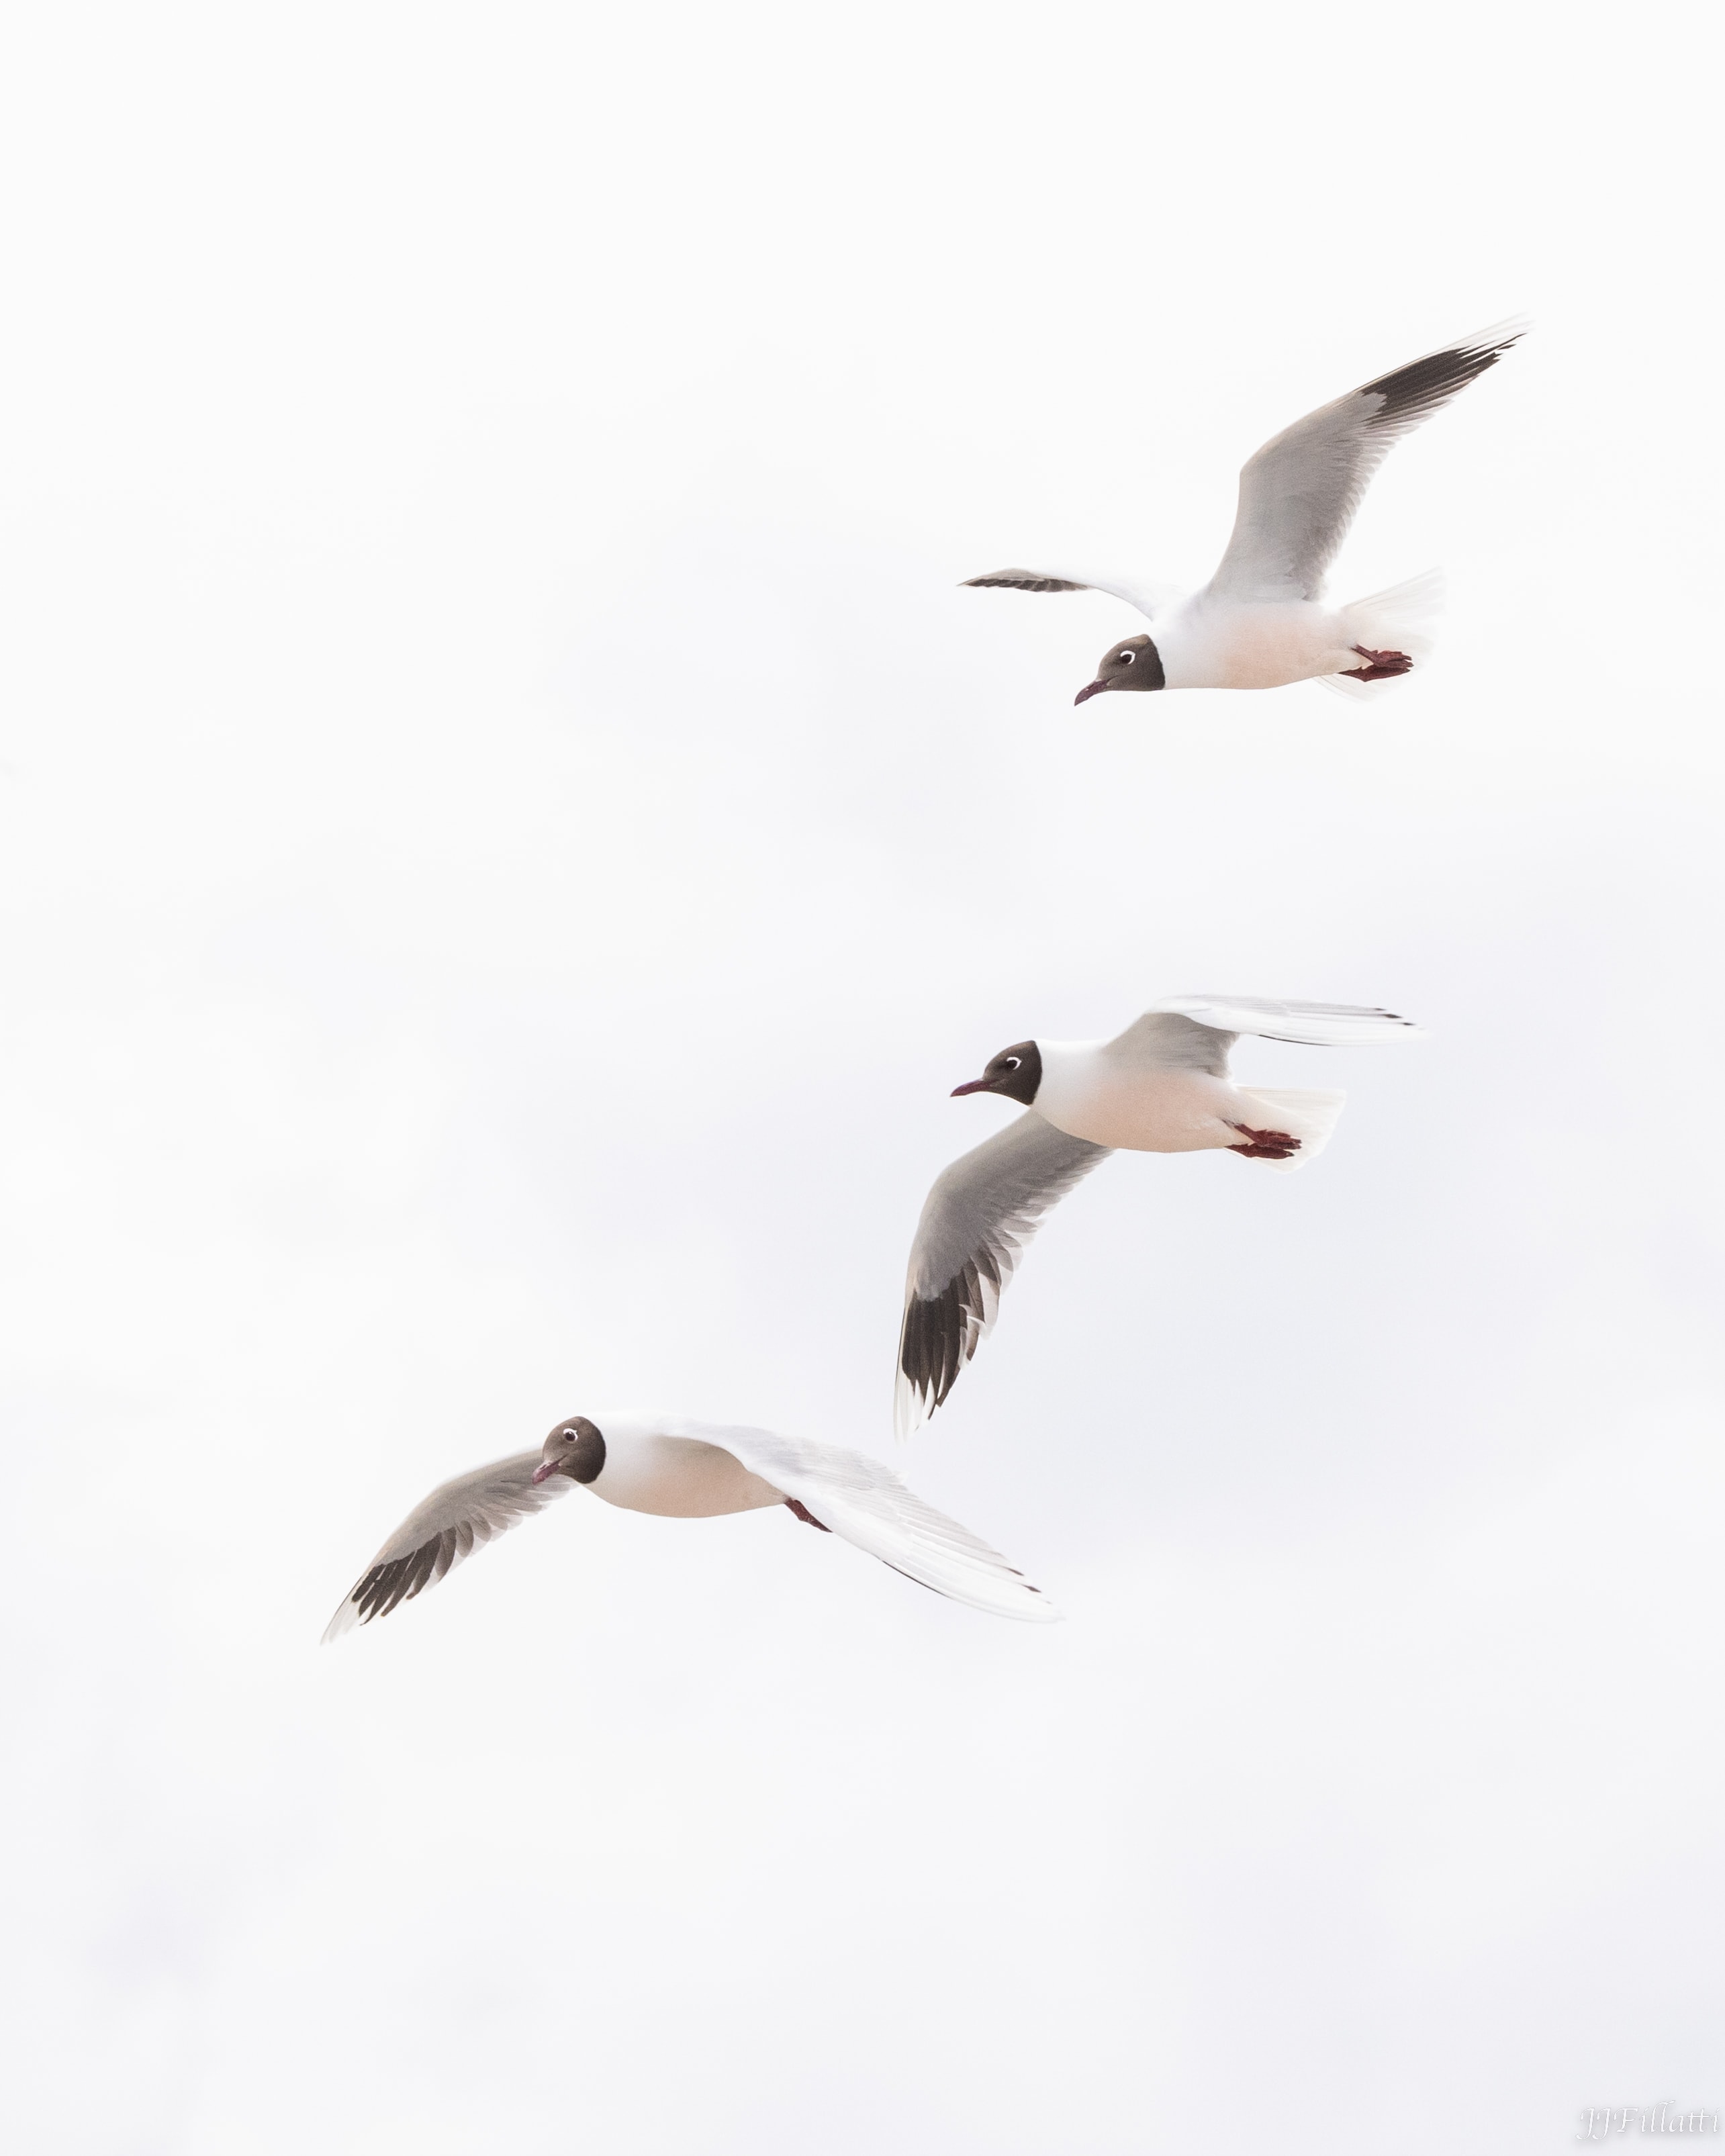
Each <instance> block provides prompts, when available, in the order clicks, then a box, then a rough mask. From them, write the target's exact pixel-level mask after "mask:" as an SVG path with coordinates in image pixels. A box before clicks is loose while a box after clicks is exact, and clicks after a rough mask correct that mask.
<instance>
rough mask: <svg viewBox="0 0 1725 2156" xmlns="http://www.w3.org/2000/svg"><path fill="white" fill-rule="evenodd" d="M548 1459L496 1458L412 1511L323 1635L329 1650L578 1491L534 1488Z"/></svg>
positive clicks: (563, 1479) (554, 1483)
mask: <svg viewBox="0 0 1725 2156" xmlns="http://www.w3.org/2000/svg"><path fill="white" fill-rule="evenodd" d="M541 1457H542V1455H541V1454H540V1453H539V1452H538V1451H537V1450H534V1451H532V1452H517V1453H515V1454H512V1455H511V1457H510V1458H509V1459H507V1460H493V1461H492V1462H491V1464H490V1466H489V1467H476V1468H475V1470H474V1471H473V1472H472V1473H471V1474H470V1475H458V1476H456V1477H455V1478H454V1481H450V1482H444V1483H440V1484H439V1486H438V1487H437V1488H436V1489H435V1490H434V1491H432V1493H431V1495H430V1496H429V1497H428V1498H427V1499H426V1500H425V1501H424V1504H423V1505H420V1506H418V1507H416V1508H415V1509H414V1510H413V1512H409V1513H408V1517H407V1518H406V1519H404V1520H403V1522H402V1523H401V1525H400V1526H399V1527H398V1528H397V1529H396V1531H395V1532H394V1533H393V1535H392V1536H391V1537H389V1539H388V1542H387V1543H384V1545H383V1547H382V1549H380V1550H379V1551H378V1553H377V1555H376V1557H374V1558H372V1561H371V1563H370V1564H369V1565H368V1566H367V1568H366V1569H365V1571H364V1572H363V1573H361V1575H360V1577H359V1578H358V1579H357V1580H356V1581H355V1582H354V1584H353V1589H352V1593H350V1594H348V1595H347V1599H345V1600H344V1601H343V1603H342V1604H341V1608H340V1609H337V1610H336V1614H335V1615H334V1616H333V1617H331V1620H330V1621H329V1626H328V1629H327V1630H326V1631H325V1633H324V1635H323V1636H324V1640H325V1643H326V1645H327V1643H328V1642H329V1641H330V1640H339V1639H340V1638H341V1635H342V1634H343V1633H344V1632H351V1631H352V1630H353V1627H354V1626H355V1625H369V1624H370V1623H371V1621H372V1618H374V1617H387V1616H388V1614H389V1613H390V1611H391V1610H392V1609H394V1608H395V1606H396V1604H398V1603H400V1602H411V1601H412V1600H413V1597H414V1596H415V1595H416V1594H419V1593H421V1592H422V1591H423V1590H424V1589H426V1588H428V1587H434V1586H435V1585H436V1584H437V1583H438V1581H439V1580H440V1579H441V1578H443V1576H444V1573H446V1572H449V1571H450V1570H451V1569H452V1568H454V1566H456V1565H458V1564H459V1563H460V1562H461V1560H462V1558H465V1557H466V1556H467V1555H469V1554H470V1552H472V1551H474V1550H475V1549H477V1548H479V1547H480V1543H488V1542H490V1539H491V1537H492V1536H493V1535H501V1533H503V1532H504V1531H505V1530H506V1528H509V1527H513V1526H514V1525H515V1524H516V1521H517V1520H525V1519H528V1518H531V1516H532V1515H533V1514H534V1513H535V1512H543V1511H544V1509H545V1507H547V1505H549V1504H553V1503H555V1501H557V1498H559V1497H561V1496H562V1495H563V1494H564V1492H565V1491H567V1490H569V1489H571V1488H572V1487H573V1485H572V1483H571V1482H570V1480H569V1478H568V1476H567V1475H553V1476H550V1477H549V1478H548V1479H547V1481H543V1482H542V1483H540V1484H539V1485H538V1486H537V1487H535V1486H534V1484H533V1480H532V1476H533V1470H534V1469H535V1468H536V1466H538V1465H539V1462H540V1459H541Z"/></svg>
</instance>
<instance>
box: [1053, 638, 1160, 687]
mask: <svg viewBox="0 0 1725 2156" xmlns="http://www.w3.org/2000/svg"><path fill="white" fill-rule="evenodd" d="M1167 686H1168V679H1167V676H1166V675H1164V674H1163V670H1162V654H1161V653H1160V652H1159V651H1158V649H1157V648H1156V646H1155V645H1154V644H1153V643H1152V642H1151V641H1150V639H1149V638H1148V637H1147V636H1129V637H1127V639H1126V640H1125V641H1124V643H1122V644H1111V645H1110V646H1109V648H1108V649H1107V650H1106V651H1105V652H1104V653H1103V654H1102V663H1101V665H1100V666H1098V667H1097V669H1096V680H1094V681H1088V682H1086V684H1085V685H1084V687H1083V688H1081V690H1079V692H1078V694H1077V695H1076V696H1075V697H1074V698H1073V699H1072V701H1073V702H1074V703H1075V704H1081V703H1082V702H1083V701H1085V699H1086V697H1087V696H1101V693H1102V691H1103V690H1105V689H1165V688H1166V687H1167Z"/></svg>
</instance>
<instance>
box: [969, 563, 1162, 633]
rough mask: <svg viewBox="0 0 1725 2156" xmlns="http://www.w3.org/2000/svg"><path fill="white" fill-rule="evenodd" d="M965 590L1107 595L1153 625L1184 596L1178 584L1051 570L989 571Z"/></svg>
mask: <svg viewBox="0 0 1725 2156" xmlns="http://www.w3.org/2000/svg"><path fill="white" fill-rule="evenodd" d="M964 589H966V590H967V591H969V590H973V589H975V590H983V591H996V590H998V591H1007V592H1106V593H1107V594H1108V596H1109V598H1116V599H1124V600H1125V601H1126V603H1127V605H1128V606H1133V607H1136V608H1137V610H1138V612H1139V613H1142V614H1145V615H1147V616H1148V618H1149V619H1151V620H1152V621H1153V620H1154V619H1156V617H1157V615H1158V613H1162V612H1163V609H1164V608H1168V607H1171V606H1172V605H1173V603H1174V602H1175V600H1176V599H1179V598H1184V597H1185V593H1183V591H1182V590H1181V589H1180V587H1179V586H1178V584H1161V583H1156V582H1154V581H1153V579H1152V578H1151V577H1111V578H1110V579H1109V580H1108V581H1107V582H1106V583H1104V582H1103V580H1102V579H1101V577H1078V576H1068V575H1065V574H1064V573H1056V572H1055V571H1054V570H1051V569H990V570H989V572H988V575H987V576H986V577H966V578H965V579H964Z"/></svg>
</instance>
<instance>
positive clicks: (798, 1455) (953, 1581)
mask: <svg viewBox="0 0 1725 2156" xmlns="http://www.w3.org/2000/svg"><path fill="white" fill-rule="evenodd" d="M664 1427H665V1431H666V1435H671V1436H677V1437H693V1438H697V1439H699V1440H701V1441H702V1442H703V1443H704V1444H707V1445H722V1446H723V1447H724V1448H725V1450H726V1451H727V1452H729V1453H731V1454H732V1455H733V1457H735V1458H736V1459H737V1460H741V1461H742V1464H743V1466H745V1467H746V1468H747V1469H748V1471H749V1472H750V1473H751V1474H752V1475H758V1476H760V1477H761V1480H762V1481H763V1482H770V1483H771V1484H772V1485H773V1488H774V1489H775V1490H782V1491H783V1492H784V1494H785V1496H787V1497H794V1498H795V1499H796V1500H797V1501H798V1504H799V1505H800V1506H802V1507H803V1509H804V1511H805V1512H807V1513H808V1514H809V1517H810V1518H811V1519H812V1520H813V1522H814V1524H815V1525H816V1526H817V1527H825V1528H827V1529H828V1530H829V1532H831V1533H833V1534H835V1535H842V1536H843V1537H844V1538H845V1541H846V1542H848V1543H855V1544H856V1546H857V1548H859V1549H863V1550H866V1551H867V1552H868V1553H869V1554H870V1557H877V1558H880V1562H881V1563H883V1564H889V1565H891V1567H892V1568H893V1570H894V1571H895V1572H901V1573H904V1574H905V1576H906V1578H909V1579H914V1580H916V1581H917V1582H919V1583H920V1584H922V1586H924V1587H927V1588H932V1589H933V1590H934V1592H935V1593H936V1594H945V1595H948V1596H950V1597H951V1598H952V1600H953V1601H955V1602H968V1604H970V1606H971V1608H972V1609H984V1610H987V1611H988V1614H990V1615H991V1616H994V1617H1018V1618H1023V1619H1025V1620H1029V1622H1030V1623H1032V1624H1048V1623H1050V1622H1051V1621H1053V1620H1057V1619H1058V1618H1059V1616H1060V1611H1059V1610H1058V1609H1055V1607H1054V1605H1053V1604H1051V1603H1050V1601H1049V1600H1048V1599H1047V1598H1046V1596H1045V1595H1044V1594H1043V1593H1042V1592H1041V1590H1040V1589H1039V1588H1034V1587H1032V1586H1031V1584H1030V1583H1029V1580H1028V1579H1026V1578H1024V1574H1023V1573H1021V1572H1019V1570H1018V1569H1017V1568H1016V1567H1014V1566H1013V1565H1010V1564H1009V1563H1007V1561H1006V1559H1005V1558H1004V1557H1002V1556H1001V1555H1000V1553H999V1551H998V1550H992V1549H990V1548H989V1547H988V1544H987V1543H985V1542H983V1541H981V1540H980V1539H979V1538H978V1537H977V1536H975V1535H973V1534H972V1533H971V1532H970V1530H969V1529H968V1527H960V1526H959V1524H958V1522H957V1521H956V1520H951V1519H948V1518H947V1516H946V1514H945V1513H944V1512H936V1510H935V1509H934V1507H933V1506H932V1505H927V1504H925V1503H924V1502H923V1501H922V1498H920V1497H919V1496H917V1495H916V1491H914V1490H907V1489H906V1487H905V1486H904V1484H903V1483H902V1482H901V1481H900V1480H899V1478H898V1477H897V1476H896V1475H895V1474H894V1473H893V1471H892V1470H891V1468H890V1467H888V1466H885V1465H883V1463H882V1462H881V1461H880V1460H873V1459H870V1456H869V1455H868V1454H867V1453H865V1452H850V1451H847V1450H845V1449H844V1448H842V1447H841V1446H839V1445H817V1444H815V1443H814V1441H813V1440H810V1439H808V1438H798V1437H781V1436H779V1435H778V1433H777V1432H776V1431H773V1430H751V1429H746V1428H738V1427H736V1426H733V1425H729V1424H716V1423H696V1422H683V1421H678V1422H676V1423H675V1424H670V1423H667V1424H665V1425H664Z"/></svg>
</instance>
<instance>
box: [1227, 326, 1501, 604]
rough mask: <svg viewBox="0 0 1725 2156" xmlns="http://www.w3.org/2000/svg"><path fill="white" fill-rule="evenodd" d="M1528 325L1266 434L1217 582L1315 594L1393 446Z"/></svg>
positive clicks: (1497, 332) (1484, 334)
mask: <svg viewBox="0 0 1725 2156" xmlns="http://www.w3.org/2000/svg"><path fill="white" fill-rule="evenodd" d="M1525 333H1526V325H1525V324H1524V323H1517V322H1502V323H1499V324H1498V325H1497V326H1496V327H1494V328H1492V329H1489V330H1485V331H1481V334H1480V335H1479V336H1476V337H1469V338H1465V339H1463V340H1462V341H1460V342H1459V343H1455V344H1450V345H1445V346H1444V347H1443V349H1442V350H1441V351H1440V352H1428V353H1427V354H1426V355H1425V357H1424V358H1423V359H1416V360H1413V361H1410V362H1409V364H1408V365H1407V366H1406V367H1397V368H1396V369H1395V371H1394V373H1391V374H1380V375H1379V376H1378V378H1377V380H1376V381H1375V382H1365V383H1363V385H1362V386H1361V387H1360V388H1358V389H1353V390H1350V391H1349V392H1348V395H1347V396H1345V397H1338V398H1337V399H1336V401H1335V403H1333V404H1325V405H1323V406H1322V407H1320V408H1319V409H1318V410H1317V411H1316V412H1309V413H1307V415H1306V417H1305V418H1303V419H1300V420H1296V422H1295V423H1294V424H1293V425H1292V426H1291V427H1290V428H1288V429H1286V431H1285V432H1283V433H1282V434H1278V435H1276V438H1275V439H1274V440H1273V441H1269V442H1266V444H1264V446H1263V448H1262V449H1260V450H1259V451H1258V453H1257V454H1256V455H1255V456H1254V457H1253V458H1252V459H1250V461H1249V462H1248V463H1247V464H1246V465H1245V468H1244V469H1243V470H1242V471H1241V472H1240V508H1239V511H1238V513H1237V514H1236V516H1235V520H1234V535H1233V536H1232V537H1231V538H1230V540H1229V542H1228V550H1227V552H1225V553H1224V555H1223V557H1222V559H1221V561H1220V562H1219V564H1218V566H1217V569H1216V573H1215V575H1214V577H1211V578H1210V581H1209V590H1210V591H1212V592H1214V593H1219V595H1221V596H1223V597H1224V598H1232V599H1315V598H1317V596H1318V594H1319V593H1320V592H1321V591H1322V588H1323V580H1324V572H1325V571H1326V570H1327V568H1328V567H1329V566H1330V563H1331V562H1332V561H1333V560H1334V559H1335V557H1336V550H1337V547H1340V546H1341V544H1342V542H1343V538H1344V536H1346V534H1347V531H1348V526H1349V525H1350V524H1351V523H1352V522H1353V517H1354V512H1355V511H1356V510H1358V507H1359V506H1360V503H1361V501H1362V500H1363V498H1364V495H1365V491H1366V489H1367V487H1368V486H1369V485H1370V484H1371V481H1372V476H1373V473H1374V472H1375V471H1376V470H1377V469H1378V465H1381V464H1382V463H1383V461H1384V458H1385V457H1386V456H1388V455H1389V452H1390V450H1391V449H1393V448H1394V446H1395V444H1397V443H1398V442H1399V440H1400V439H1402V437H1403V435H1404V434H1412V432H1413V431H1414V428H1416V427H1417V426H1419V425H1420V423H1421V422H1422V421H1423V420H1425V419H1429V418H1430V417H1431V415H1432V413H1434V412H1435V411H1437V410H1439V409H1440V407H1442V406H1443V405H1445V404H1447V403H1449V401H1450V398H1452V397H1454V396H1455V395H1456V394H1457V393H1459V392H1460V391H1461V390H1463V389H1465V388H1466V387H1467V385H1468V383H1469V382H1473V381H1476V380H1477V379H1478V377H1480V376H1481V375H1482V374H1483V373H1484V372H1486V368H1487V367H1495V366H1496V365H1497V362H1498V361H1499V360H1500V359H1502V357H1503V355H1504V353H1505V352H1507V351H1509V349H1510V348H1511V346H1512V345H1514V344H1516V343H1517V341H1519V340H1520V338H1521V337H1522V336H1523V335H1524V334H1525Z"/></svg>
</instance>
